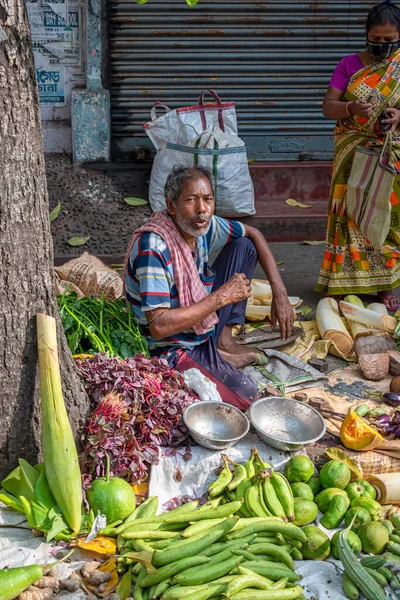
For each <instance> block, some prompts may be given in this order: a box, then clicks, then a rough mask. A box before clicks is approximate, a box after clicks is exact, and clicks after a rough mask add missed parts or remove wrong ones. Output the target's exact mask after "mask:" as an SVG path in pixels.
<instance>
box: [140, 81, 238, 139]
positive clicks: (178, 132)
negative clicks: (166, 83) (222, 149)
mask: <svg viewBox="0 0 400 600" xmlns="http://www.w3.org/2000/svg"><path fill="white" fill-rule="evenodd" d="M205 91H207V90H205ZM208 91H209V92H210V94H211V95H212V96H213V98H214V100H215V102H213V103H211V104H206V103H205V102H204V91H203V92H202V93H201V94H200V96H199V100H198V104H197V105H195V106H186V107H182V108H177V109H176V110H171V109H170V108H169V107H168V106H166V105H165V104H162V103H161V102H156V103H155V104H154V106H153V108H152V110H151V121H149V122H148V123H145V124H144V125H143V129H144V130H145V132H146V133H147V135H148V136H149V138H150V139H151V141H152V142H153V144H154V146H155V148H156V149H157V150H159V149H160V148H161V147H162V146H165V144H166V143H167V142H173V143H174V142H177V141H178V140H179V141H180V143H182V144H184V145H186V144H187V143H188V142H189V141H190V140H191V139H193V138H194V137H196V136H197V135H198V134H199V133H201V132H202V131H204V130H205V129H207V127H209V126H210V125H214V123H217V124H218V125H219V127H220V129H221V130H222V131H225V132H226V133H232V134H237V131H238V129H237V120H236V111H235V103H234V102H222V101H221V98H220V97H219V96H218V94H217V93H216V92H214V91H213V90H208ZM157 108H164V109H165V111H166V112H165V114H163V115H160V116H159V117H157V114H156V109H157Z"/></svg>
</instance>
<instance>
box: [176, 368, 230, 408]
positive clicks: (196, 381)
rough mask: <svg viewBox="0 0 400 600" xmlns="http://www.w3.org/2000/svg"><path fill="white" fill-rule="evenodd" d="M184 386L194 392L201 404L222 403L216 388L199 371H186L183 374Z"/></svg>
mask: <svg viewBox="0 0 400 600" xmlns="http://www.w3.org/2000/svg"><path fill="white" fill-rule="evenodd" d="M183 379H184V380H185V383H186V385H187V386H188V387H189V388H190V389H191V390H193V391H195V392H196V394H197V395H198V397H199V398H200V400H201V401H202V402H210V401H213V402H222V398H221V396H220V394H219V392H218V390H217V386H216V385H215V383H214V382H213V381H211V379H209V378H208V377H206V376H205V375H203V373H201V371H199V369H188V370H187V371H184V372H183Z"/></svg>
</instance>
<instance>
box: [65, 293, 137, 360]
mask: <svg viewBox="0 0 400 600" xmlns="http://www.w3.org/2000/svg"><path fill="white" fill-rule="evenodd" d="M67 291H68V290H67ZM58 304H59V307H60V313H61V320H62V324H63V328H64V332H65V335H66V338H67V342H68V347H69V349H70V350H71V352H72V354H77V353H79V354H95V353H96V352H106V353H107V354H108V356H110V357H113V356H119V357H120V358H123V359H124V358H129V357H130V356H133V355H134V354H144V355H145V356H148V349H147V342H146V340H145V338H144V337H143V336H142V334H141V332H140V329H139V327H138V325H137V323H136V320H135V318H134V316H133V314H132V311H131V309H130V308H129V307H127V305H126V302H125V299H124V298H119V299H118V300H114V301H113V302H107V301H105V300H104V298H102V299H98V298H94V297H92V298H86V297H85V298H78V297H77V295H76V294H75V293H71V294H69V295H67V293H64V294H63V295H62V296H59V297H58Z"/></svg>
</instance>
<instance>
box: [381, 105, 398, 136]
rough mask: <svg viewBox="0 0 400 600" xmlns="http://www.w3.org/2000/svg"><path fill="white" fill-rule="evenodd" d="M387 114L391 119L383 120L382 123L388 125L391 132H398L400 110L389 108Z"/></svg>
mask: <svg viewBox="0 0 400 600" xmlns="http://www.w3.org/2000/svg"><path fill="white" fill-rule="evenodd" d="M386 114H387V116H388V117H389V118H388V119H383V121H382V123H388V124H389V125H390V131H396V129H397V127H398V126H399V124H400V110H399V109H398V108H387V109H386Z"/></svg>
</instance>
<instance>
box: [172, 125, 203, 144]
mask: <svg viewBox="0 0 400 600" xmlns="http://www.w3.org/2000/svg"><path fill="white" fill-rule="evenodd" d="M184 127H191V128H192V129H193V131H194V132H195V134H196V135H199V134H198V133H197V131H196V129H195V128H194V127H193V125H191V124H190V123H185V124H184V125H182V127H180V129H179V133H178V139H177V141H176V143H177V144H179V143H180V141H181V131H182V129H183V128H184Z"/></svg>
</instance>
